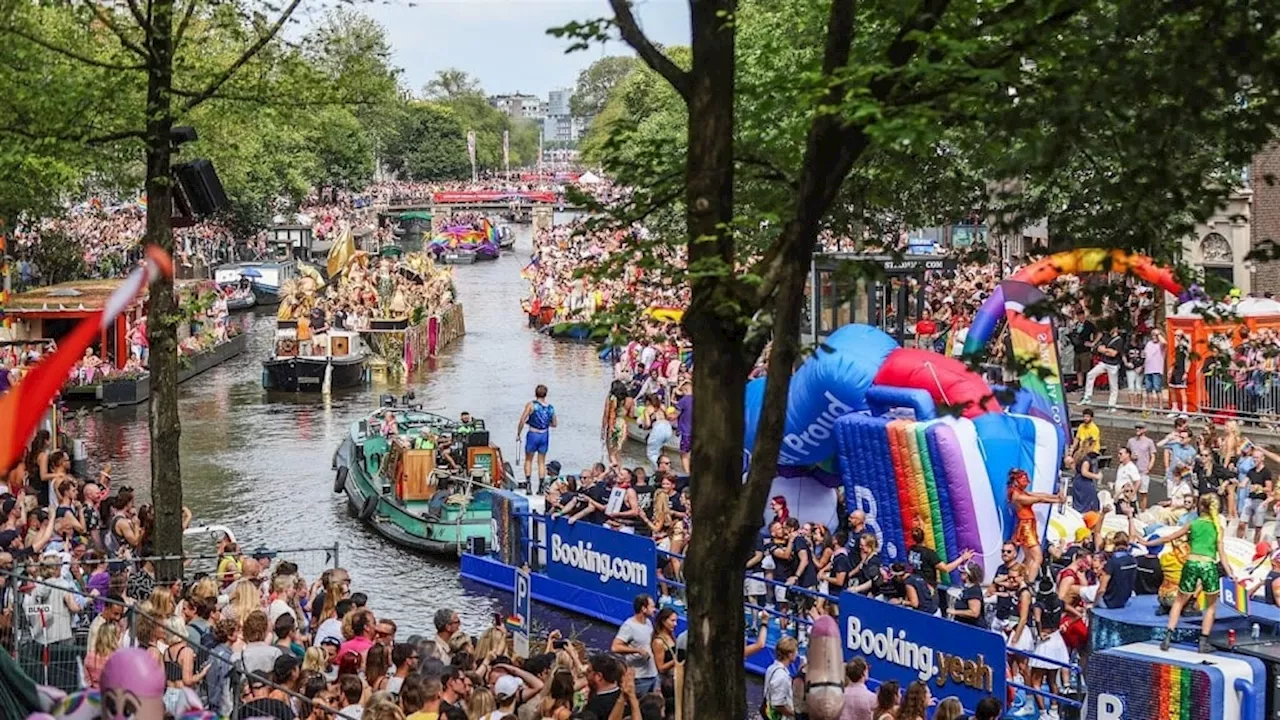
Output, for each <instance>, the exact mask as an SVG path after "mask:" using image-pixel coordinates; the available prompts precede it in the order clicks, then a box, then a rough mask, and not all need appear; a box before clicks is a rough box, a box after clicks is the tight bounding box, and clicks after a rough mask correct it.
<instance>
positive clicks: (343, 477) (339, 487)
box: [333, 465, 348, 493]
mask: <svg viewBox="0 0 1280 720" xmlns="http://www.w3.org/2000/svg"><path fill="white" fill-rule="evenodd" d="M347 472H348V470H347V466H346V465H343V466H342V467H340V468H338V474H337V476H336V477H334V479H333V491H334V492H336V493H340V492H342V491H343V490H345V489H346V487H347Z"/></svg>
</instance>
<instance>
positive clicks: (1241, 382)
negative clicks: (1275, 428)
mask: <svg viewBox="0 0 1280 720" xmlns="http://www.w3.org/2000/svg"><path fill="white" fill-rule="evenodd" d="M1201 382H1202V383H1203V385H1202V387H1201V394H1200V412H1201V413H1203V414H1205V415H1210V416H1217V417H1236V418H1240V419H1241V420H1246V421H1257V420H1261V419H1264V418H1267V417H1272V418H1274V416H1275V415H1276V414H1277V411H1280V373H1275V372H1267V371H1263V370H1256V371H1253V372H1250V373H1247V374H1246V376H1244V377H1242V378H1237V377H1234V376H1232V375H1220V374H1216V373H1209V374H1206V375H1205V376H1204V377H1203V378H1201Z"/></svg>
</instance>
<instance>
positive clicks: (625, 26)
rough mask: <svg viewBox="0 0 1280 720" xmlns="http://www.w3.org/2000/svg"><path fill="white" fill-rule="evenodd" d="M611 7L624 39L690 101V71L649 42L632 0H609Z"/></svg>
mask: <svg viewBox="0 0 1280 720" xmlns="http://www.w3.org/2000/svg"><path fill="white" fill-rule="evenodd" d="M609 5H610V7H612V8H613V14H614V23H615V24H616V25H617V26H618V31H619V32H620V33H622V39H623V40H624V41H626V43H627V44H628V45H630V46H631V47H632V49H634V50H635V51H636V54H637V55H639V56H640V59H641V60H644V62H645V64H646V65H648V66H649V67H651V68H653V70H654V72H656V73H658V74H659V75H661V76H662V77H663V78H665V79H666V81H667V82H669V83H671V87H673V88H675V90H676V92H678V93H680V97H682V98H684V101H685V103H688V102H689V95H690V88H689V83H690V80H689V73H687V72H685V71H684V70H681V69H680V67H679V66H678V65H676V64H675V63H674V62H671V58H669V57H667V56H666V55H664V54H662V51H661V50H659V49H658V48H657V47H655V46H654V44H653V43H652V42H649V38H647V37H645V34H644V31H643V30H641V29H640V24H639V23H637V22H636V17H635V15H632V14H631V0H609Z"/></svg>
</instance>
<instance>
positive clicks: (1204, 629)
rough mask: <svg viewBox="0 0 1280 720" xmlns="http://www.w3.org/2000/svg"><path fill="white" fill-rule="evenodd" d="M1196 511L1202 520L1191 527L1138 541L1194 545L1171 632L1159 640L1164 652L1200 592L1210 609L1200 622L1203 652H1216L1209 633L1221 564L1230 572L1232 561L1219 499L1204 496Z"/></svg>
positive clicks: (1185, 567) (1171, 619) (1171, 615)
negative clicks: (1179, 541) (1221, 522)
mask: <svg viewBox="0 0 1280 720" xmlns="http://www.w3.org/2000/svg"><path fill="white" fill-rule="evenodd" d="M1196 509H1197V511H1198V514H1199V517H1197V518H1196V519H1195V520H1192V521H1191V522H1190V523H1189V524H1187V525H1184V526H1182V527H1180V528H1178V529H1177V530H1175V531H1174V532H1172V533H1170V534H1168V535H1165V536H1163V537H1160V538H1156V539H1154V540H1139V541H1138V544H1139V545H1142V546H1144V547H1149V546H1151V545H1163V544H1164V543H1168V542H1173V541H1174V540H1176V539H1178V538H1180V537H1182V536H1184V535H1186V536H1188V538H1187V539H1188V543H1189V544H1190V546H1191V552H1190V554H1189V555H1187V563H1186V564H1185V565H1183V567H1182V580H1181V581H1180V582H1179V583H1178V597H1177V598H1175V599H1174V601H1173V607H1172V608H1171V609H1170V610H1169V624H1168V630H1167V631H1166V632H1165V636H1164V640H1161V641H1160V649H1161V650H1168V649H1169V643H1170V642H1171V641H1172V639H1173V629H1174V628H1176V627H1177V626H1178V618H1179V617H1181V615H1182V608H1184V607H1186V605H1187V603H1188V602H1190V601H1191V599H1192V598H1193V597H1195V596H1196V593H1197V592H1203V593H1204V594H1205V596H1206V600H1207V607H1205V610H1204V618H1203V619H1202V620H1201V621H1200V652H1202V653H1207V652H1213V646H1211V645H1210V644H1209V633H1211V632H1212V631H1213V617H1214V614H1215V610H1216V609H1217V606H1218V592H1219V590H1220V588H1221V583H1220V582H1219V580H1220V576H1219V573H1218V562H1219V561H1221V562H1222V567H1224V568H1227V570H1228V571H1230V569H1231V562H1230V561H1229V560H1228V559H1227V551H1226V549H1225V548H1224V546H1223V544H1222V529H1221V528H1220V527H1218V498H1217V497H1216V496H1214V495H1201V496H1200V502H1199V503H1198V504H1197V506H1196Z"/></svg>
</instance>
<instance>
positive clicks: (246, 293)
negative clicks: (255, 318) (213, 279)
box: [218, 278, 258, 312]
mask: <svg viewBox="0 0 1280 720" xmlns="http://www.w3.org/2000/svg"><path fill="white" fill-rule="evenodd" d="M218 291H219V292H221V293H222V297H223V299H224V300H225V301H226V303H227V310H228V311H229V312H239V311H242V310H249V309H251V308H253V307H254V306H255V305H257V304H258V299H257V297H256V296H255V295H254V294H253V284H252V283H250V282H249V279H248V278H241V280H240V282H238V283H233V284H228V285H219V286H218Z"/></svg>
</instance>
